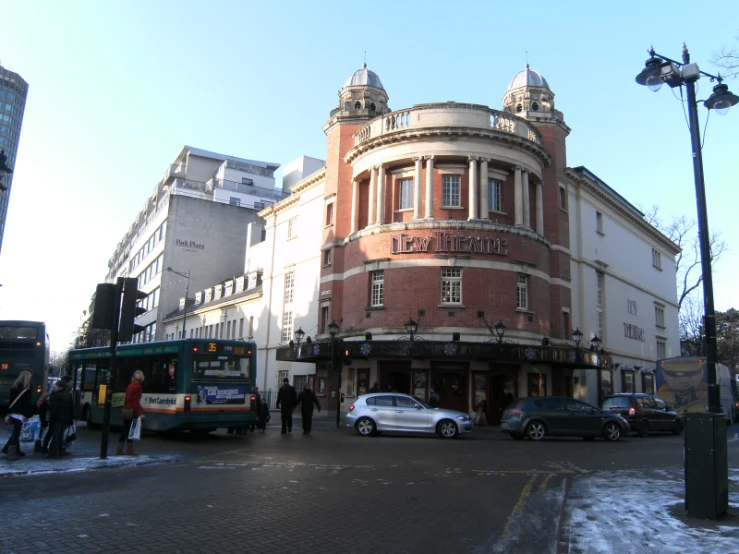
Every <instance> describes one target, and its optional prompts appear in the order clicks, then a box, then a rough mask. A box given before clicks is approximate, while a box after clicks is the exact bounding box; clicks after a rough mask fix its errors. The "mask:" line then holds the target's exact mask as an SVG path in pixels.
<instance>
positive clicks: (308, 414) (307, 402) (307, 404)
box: [298, 383, 321, 435]
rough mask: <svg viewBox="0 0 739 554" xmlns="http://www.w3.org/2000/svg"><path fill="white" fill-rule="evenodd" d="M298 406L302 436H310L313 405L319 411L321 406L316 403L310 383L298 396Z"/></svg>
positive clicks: (316, 398)
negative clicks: (301, 423)
mask: <svg viewBox="0 0 739 554" xmlns="http://www.w3.org/2000/svg"><path fill="white" fill-rule="evenodd" d="M298 404H300V416H301V417H302V418H303V434H304V435H310V430H311V427H312V426H313V405H314V404H315V406H316V407H317V408H318V411H319V412H320V411H321V405H320V404H319V403H318V397H317V396H316V393H315V392H313V389H311V388H310V383H307V384H306V385H305V388H304V389H303V392H301V393H300V396H298Z"/></svg>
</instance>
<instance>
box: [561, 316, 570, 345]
mask: <svg viewBox="0 0 739 554" xmlns="http://www.w3.org/2000/svg"><path fill="white" fill-rule="evenodd" d="M571 337H572V335H570V314H569V313H567V312H562V338H563V339H570V338H571Z"/></svg>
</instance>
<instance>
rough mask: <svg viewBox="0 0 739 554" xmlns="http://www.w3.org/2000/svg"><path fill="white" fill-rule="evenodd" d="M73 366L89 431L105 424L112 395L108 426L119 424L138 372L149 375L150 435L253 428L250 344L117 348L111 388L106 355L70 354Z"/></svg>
mask: <svg viewBox="0 0 739 554" xmlns="http://www.w3.org/2000/svg"><path fill="white" fill-rule="evenodd" d="M69 364H70V367H71V370H72V378H73V386H74V390H75V399H74V401H75V417H76V418H77V419H83V420H85V421H87V424H88V426H89V427H96V426H99V425H101V424H102V423H103V411H104V407H105V400H106V396H107V394H112V396H111V406H112V412H111V419H110V423H111V425H113V426H120V425H121V424H122V421H121V418H120V411H121V409H122V408H123V400H124V397H125V391H126V387H127V386H128V384H129V383H130V382H131V377H133V373H134V371H136V370H141V371H142V372H143V373H144V390H143V394H142V396H141V407H142V408H143V409H144V412H145V413H146V418H145V419H144V427H143V428H144V430H145V431H154V432H168V431H192V432H199V433H208V432H210V431H214V430H215V429H218V428H224V427H237V428H241V427H244V428H245V427H249V426H251V425H252V424H254V423H256V419H257V415H256V409H257V406H256V395H255V394H253V389H254V387H255V385H256V377H257V375H256V372H257V347H256V344H255V343H253V342H245V341H231V340H217V339H213V340H205V339H203V340H200V339H185V340H170V341H159V342H148V343H137V344H124V345H119V346H118V348H117V349H116V379H115V383H112V384H110V383H109V373H110V348H109V347H101V348H84V349H78V350H71V351H70V353H69ZM111 389H112V390H111Z"/></svg>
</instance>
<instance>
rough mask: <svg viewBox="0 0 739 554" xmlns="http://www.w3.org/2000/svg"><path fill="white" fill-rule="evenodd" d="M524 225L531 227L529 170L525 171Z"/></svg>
mask: <svg viewBox="0 0 739 554" xmlns="http://www.w3.org/2000/svg"><path fill="white" fill-rule="evenodd" d="M522 184H523V226H524V227H528V228H529V229H530V228H531V208H530V206H531V202H530V200H529V172H528V171H524V172H523V183H522Z"/></svg>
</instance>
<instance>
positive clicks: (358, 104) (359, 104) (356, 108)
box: [354, 102, 362, 110]
mask: <svg viewBox="0 0 739 554" xmlns="http://www.w3.org/2000/svg"><path fill="white" fill-rule="evenodd" d="M354 109H355V110H361V109H362V103H361V102H355V103H354Z"/></svg>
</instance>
